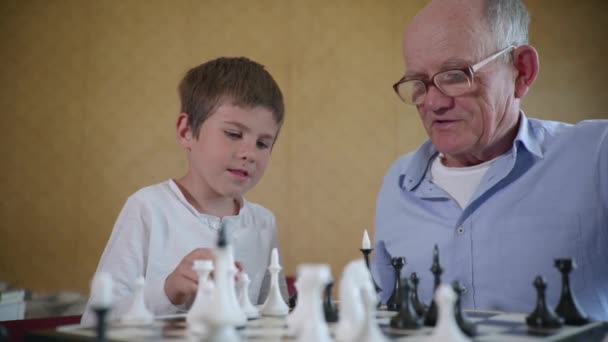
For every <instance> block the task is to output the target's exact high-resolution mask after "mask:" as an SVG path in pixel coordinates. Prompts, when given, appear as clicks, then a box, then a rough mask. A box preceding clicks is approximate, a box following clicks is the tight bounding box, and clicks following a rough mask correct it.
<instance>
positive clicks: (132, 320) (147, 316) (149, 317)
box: [120, 277, 154, 325]
mask: <svg viewBox="0 0 608 342" xmlns="http://www.w3.org/2000/svg"><path fill="white" fill-rule="evenodd" d="M145 285H146V280H145V279H144V277H139V278H137V280H135V295H134V296H133V303H132V304H131V308H129V310H128V311H127V312H126V313H125V314H124V315H123V316H122V318H121V319H120V322H121V323H123V324H127V325H150V324H152V323H153V322H154V315H153V314H152V313H151V312H150V310H148V308H147V307H146V303H145V300H144V287H145Z"/></svg>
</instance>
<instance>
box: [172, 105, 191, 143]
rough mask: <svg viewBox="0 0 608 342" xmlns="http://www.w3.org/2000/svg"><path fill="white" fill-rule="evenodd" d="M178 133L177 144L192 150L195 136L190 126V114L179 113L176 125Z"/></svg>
mask: <svg viewBox="0 0 608 342" xmlns="http://www.w3.org/2000/svg"><path fill="white" fill-rule="evenodd" d="M175 129H176V133H177V142H178V143H179V144H180V145H181V146H182V147H183V148H184V149H186V150H190V147H191V146H192V143H193V140H194V136H193V134H192V130H191V129H190V124H188V114H186V113H179V115H178V116H177V122H176V124H175Z"/></svg>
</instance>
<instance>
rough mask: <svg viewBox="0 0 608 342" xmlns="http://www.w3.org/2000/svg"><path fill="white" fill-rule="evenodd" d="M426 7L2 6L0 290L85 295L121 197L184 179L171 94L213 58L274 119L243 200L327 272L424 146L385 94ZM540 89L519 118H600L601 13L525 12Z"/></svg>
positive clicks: (353, 245) (286, 0)
mask: <svg viewBox="0 0 608 342" xmlns="http://www.w3.org/2000/svg"><path fill="white" fill-rule="evenodd" d="M424 2H425V1H413V0H403V1H397V0H384V1H378V0H366V1H364V0H357V1H345V0H344V1H326V0H314V1H296V0H261V1H247V0H242V1H225V0H222V1H194V0H193V1H185V0H180V1H161V0H153V1H135V0H124V1H123V0H106V1H84V0H72V1H69V0H56V1H46V0H40V1H31V0H30V1H18V0H4V1H2V2H1V3H0V44H1V45H0V46H1V52H0V66H1V69H2V71H1V72H0V75H1V79H0V87H1V88H0V89H1V92H0V108H1V118H0V127H1V134H0V150H1V152H2V168H1V171H0V187H1V188H2V199H1V202H0V203H1V204H0V279H1V280H8V281H11V282H13V283H15V284H17V285H20V286H25V287H28V288H32V289H36V290H43V291H53V290H58V289H75V290H79V291H83V292H86V291H88V283H89V279H90V277H91V275H92V273H93V271H94V270H95V267H96V264H97V261H98V259H99V256H100V253H101V251H102V249H103V247H104V245H105V243H106V240H107V238H108V236H109V234H110V231H111V229H112V225H113V223H114V220H115V218H116V216H117V214H118V211H119V210H120V208H121V206H122V205H123V203H124V201H125V199H126V197H127V196H128V195H129V194H130V193H132V192H133V191H135V190H136V189H138V188H140V187H142V186H145V185H149V184H152V183H155V182H159V181H162V180H165V179H167V178H169V177H178V176H180V175H181V174H183V172H184V170H185V163H184V158H183V154H182V152H181V151H180V149H179V148H178V147H177V145H176V143H175V137H174V129H173V127H174V121H175V116H176V113H177V110H178V103H177V96H176V91H175V88H176V84H177V82H178V80H179V78H180V76H181V75H182V74H183V72H184V71H185V70H186V69H187V68H189V67H191V66H193V65H196V64H199V63H201V62H202V61H205V60H208V59H210V58H213V57H216V56H220V55H245V56H249V57H251V58H253V59H255V60H257V61H259V62H261V63H262V64H264V65H266V66H267V68H268V69H269V70H270V71H271V73H272V74H273V75H274V76H275V78H276V79H277V81H278V82H279V84H280V85H281V87H282V89H283V91H284V95H285V97H286V101H287V119H286V124H285V126H284V130H283V132H282V134H281V137H280V140H279V141H278V145H277V147H276V149H275V151H274V152H273V158H272V162H271V165H270V167H269V170H268V171H267V173H266V176H265V178H264V179H263V180H262V182H261V183H260V184H259V185H258V187H257V188H256V189H255V190H253V191H252V192H251V193H250V194H249V195H248V198H249V199H250V200H253V201H257V202H260V203H262V204H263V205H265V206H267V207H269V208H271V209H272V210H273V211H274V212H275V213H276V216H277V218H278V223H279V229H280V244H281V247H282V257H283V263H284V266H285V268H286V271H287V273H293V272H294V271H295V267H296V265H297V264H298V263H301V262H329V263H330V264H331V266H332V269H333V273H334V276H335V277H338V276H339V274H340V271H341V269H342V267H343V265H344V264H345V263H346V262H347V261H349V260H351V259H353V258H356V257H358V256H359V255H360V253H359V251H358V248H359V245H360V241H361V234H362V231H363V229H364V228H368V229H370V233H371V231H372V230H373V227H372V224H373V216H374V204H375V199H376V194H377V191H378V188H379V185H380V182H381V179H382V176H383V174H384V171H385V170H386V168H387V167H388V165H389V164H390V163H391V161H392V160H393V159H394V158H396V157H397V156H398V155H400V154H402V153H404V152H406V151H408V150H411V149H413V148H415V147H416V146H417V145H418V144H419V143H420V142H421V141H422V140H423V138H424V137H425V135H424V132H423V131H422V129H421V127H420V125H419V123H418V119H417V117H416V115H415V113H414V111H413V110H412V109H411V108H406V107H404V106H403V105H402V104H401V103H400V102H399V101H398V99H397V98H396V96H394V94H393V93H392V90H391V84H392V83H393V82H394V81H396V80H397V79H398V78H399V77H400V74H401V73H402V72H403V66H402V63H401V56H400V41H401V31H402V27H403V25H404V23H405V22H406V20H407V19H408V18H409V17H410V16H411V15H412V14H413V13H414V12H415V11H416V10H417V9H418V8H420V7H421V6H422V5H423V3H424ZM527 3H528V6H529V8H530V10H531V12H532V15H533V20H534V21H533V25H532V28H531V37H532V43H533V44H534V45H535V46H536V47H537V48H538V50H539V52H540V54H541V73H540V78H539V80H538V82H537V84H536V85H535V87H534V88H533V90H532V92H531V93H530V95H529V97H528V98H527V99H526V101H525V103H524V108H525V109H526V110H527V113H528V114H529V115H530V116H537V117H542V118H555V119H559V120H564V121H569V122H576V121H578V120H581V119H585V118H607V117H608V111H607V110H606V108H607V107H608V96H606V95H605V91H604V89H605V86H604V83H602V82H606V81H607V80H608V74H607V70H608V69H607V68H606V66H605V63H606V62H605V61H604V60H603V59H602V58H605V56H606V55H607V54H606V52H607V51H606V50H607V49H606V42H605V39H604V37H605V36H606V32H605V31H606V29H604V27H605V22H606V21H607V19H608V17H607V14H606V13H607V12H608V11H607V6H606V2H604V1H576V2H575V1H571V0H559V1H553V0H546V1H543V0H535V1H527Z"/></svg>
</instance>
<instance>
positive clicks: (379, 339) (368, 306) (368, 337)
mask: <svg viewBox="0 0 608 342" xmlns="http://www.w3.org/2000/svg"><path fill="white" fill-rule="evenodd" d="M366 276H367V277H366V278H367V279H365V277H364V278H363V279H362V282H361V285H360V286H361V287H360V296H361V301H362V303H363V308H364V316H363V329H362V331H361V335H359V337H358V338H357V339H355V341H358V342H388V338H387V337H386V336H384V334H383V333H382V330H380V327H379V326H378V323H377V322H376V305H377V303H376V298H377V294H376V290H375V289H374V283H373V281H372V277H371V275H370V274H369V272H367V274H366Z"/></svg>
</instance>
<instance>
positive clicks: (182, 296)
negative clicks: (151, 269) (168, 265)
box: [165, 248, 213, 307]
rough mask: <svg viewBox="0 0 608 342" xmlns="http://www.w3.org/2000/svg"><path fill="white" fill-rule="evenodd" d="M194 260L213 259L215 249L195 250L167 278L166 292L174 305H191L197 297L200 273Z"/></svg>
mask: <svg viewBox="0 0 608 342" xmlns="http://www.w3.org/2000/svg"><path fill="white" fill-rule="evenodd" d="M194 260H213V250H212V249H209V248H197V249H195V250H193V251H192V252H190V253H189V254H188V255H186V256H185V257H184V258H183V259H182V261H180V263H179V264H178V265H177V267H176V268H175V270H173V272H171V274H169V276H168V277H167V279H165V294H166V295H167V298H169V300H170V301H171V303H172V304H173V305H182V304H186V305H187V306H188V307H189V306H190V305H191V304H192V302H193V301H194V297H196V289H197V287H198V275H197V274H196V272H194V270H193V269H192V265H194Z"/></svg>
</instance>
